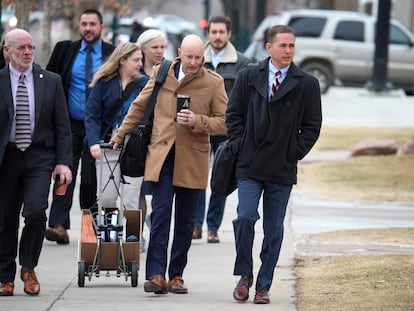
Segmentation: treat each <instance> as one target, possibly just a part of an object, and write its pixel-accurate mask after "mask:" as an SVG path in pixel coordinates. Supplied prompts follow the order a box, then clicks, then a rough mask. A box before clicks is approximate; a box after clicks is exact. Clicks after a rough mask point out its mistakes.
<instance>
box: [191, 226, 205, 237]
mask: <svg viewBox="0 0 414 311" xmlns="http://www.w3.org/2000/svg"><path fill="white" fill-rule="evenodd" d="M202 232H203V230H202V229H201V227H197V226H195V227H194V230H193V240H200V239H201V235H202Z"/></svg>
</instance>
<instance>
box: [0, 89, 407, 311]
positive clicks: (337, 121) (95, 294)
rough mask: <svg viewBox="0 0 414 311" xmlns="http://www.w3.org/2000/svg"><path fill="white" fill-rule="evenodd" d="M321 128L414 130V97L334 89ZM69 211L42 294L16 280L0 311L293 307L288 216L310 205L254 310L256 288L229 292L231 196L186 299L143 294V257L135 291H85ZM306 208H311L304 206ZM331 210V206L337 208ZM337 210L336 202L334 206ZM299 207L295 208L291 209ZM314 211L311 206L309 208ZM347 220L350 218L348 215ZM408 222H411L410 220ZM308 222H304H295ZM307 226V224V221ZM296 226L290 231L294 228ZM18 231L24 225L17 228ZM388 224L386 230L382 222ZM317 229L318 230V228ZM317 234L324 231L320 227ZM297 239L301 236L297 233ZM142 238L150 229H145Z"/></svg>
mask: <svg viewBox="0 0 414 311" xmlns="http://www.w3.org/2000/svg"><path fill="white" fill-rule="evenodd" d="M322 103H323V113H324V125H328V126H371V127H380V126H384V127H414V124H413V123H414V121H413V120H414V97H405V96H402V95H401V94H399V93H393V94H389V95H386V96H379V95H372V94H371V95H370V94H367V92H366V91H364V90H363V89H353V88H332V89H331V90H330V91H329V93H328V94H326V95H324V96H323V98H322ZM344 156H346V154H344V153H333V154H327V153H325V154H323V155H321V154H315V153H312V152H311V153H310V154H309V156H308V157H307V159H306V160H309V161H311V160H318V161H320V160H323V161H326V160H330V159H332V157H344ZM74 202H75V205H74V206H73V208H72V214H71V219H72V229H71V230H70V231H69V234H70V238H71V243H70V244H69V245H66V246H62V245H57V244H56V243H52V242H49V241H45V242H44V247H43V251H42V255H41V258H40V262H39V266H38V267H37V268H36V272H37V275H38V278H39V281H40V283H41V291H40V295H39V296H37V297H29V296H28V295H26V294H25V293H24V292H23V284H22V282H21V281H20V279H19V276H18V275H17V277H16V280H15V286H16V287H15V295H14V296H13V297H1V298H0V310H2V311H3V310H5V311H27V310H30V311H46V310H47V311H72V310H73V311H75V310H76V311H77V310H89V311H98V310H99V311H106V310H108V311H109V310H111V311H113V310H122V311H128V310H158V309H159V310H169V311H174V310H177V311H178V310H180V311H182V310H197V311H207V310H214V311H221V310H223V311H224V310H226V311H231V310H251V309H252V308H260V310H272V311H279V310H280V311H290V310H296V307H295V304H294V302H295V290H294V285H295V279H294V275H293V272H292V264H293V258H294V254H295V249H294V245H295V241H294V239H299V238H300V234H296V233H297V232H295V230H296V231H300V230H301V229H303V226H301V225H299V226H298V223H297V222H296V218H295V219H293V217H297V216H296V215H297V214H298V213H296V214H295V213H292V211H298V210H299V211H300V210H308V212H309V213H311V214H312V215H313V217H316V216H315V214H313V213H312V211H309V208H307V207H308V205H307V206H304V208H302V209H301V208H300V206H298V204H299V205H300V204H302V203H301V200H294V198H292V200H291V205H290V206H289V209H288V214H287V217H286V221H285V226H286V230H285V239H284V242H283V247H282V252H281V257H280V259H279V263H278V267H277V268H276V271H275V279H274V282H273V285H272V288H271V291H270V299H271V303H270V304H269V305H261V306H258V307H256V306H255V305H253V296H254V286H253V289H252V290H251V292H250V293H251V297H250V299H249V301H248V302H246V303H236V302H235V301H234V300H233V297H232V291H233V288H234V286H235V285H236V283H237V280H238V278H236V277H234V276H233V275H232V272H233V263H234V256H235V249H234V238H233V228H232V220H233V219H234V218H235V215H236V206H237V197H236V193H233V194H232V195H230V196H229V198H228V201H227V206H226V210H225V216H224V219H223V225H222V227H221V228H220V232H219V235H220V239H221V243H219V244H207V243H206V236H205V231H206V228H204V236H203V239H202V240H197V241H193V245H192V247H191V249H190V253H189V260H188V266H187V268H186V270H185V274H184V276H183V278H184V280H185V283H186V285H187V286H188V288H189V294H188V295H174V294H167V295H154V294H151V293H150V294H149V293H145V292H144V290H143V283H144V281H145V253H144V254H142V257H141V260H140V269H139V277H138V287H135V288H133V287H131V282H130V279H128V280H127V281H126V280H125V278H124V277H120V278H117V277H116V276H110V277H105V276H104V274H102V275H101V277H99V278H96V277H93V278H92V280H91V281H89V280H88V279H86V281H85V287H83V288H79V287H78V285H77V273H78V270H77V252H78V245H77V241H78V239H79V236H80V222H81V214H80V210H79V206H78V203H77V202H78V194H77V193H75V199H74ZM308 203H309V202H308ZM329 204H331V205H332V206H335V204H336V202H335V201H331V202H330V203H329ZM338 204H340V203H339V202H338ZM295 205H297V206H295ZM310 206H312V204H310ZM329 212H330V210H329V209H326V210H324V212H323V216H321V217H319V218H318V221H319V222H324V221H325V222H329V224H331V222H334V221H335V219H336V221H339V222H340V221H341V220H340V219H339V218H338V217H336V218H335V217H334V218H329ZM348 216H351V215H348ZM411 219H412V218H411ZM301 221H302V222H303V223H306V218H301ZM307 222H308V223H309V222H313V220H312V219H308V220H307ZM292 223H293V224H296V225H295V226H292ZM22 225H23V224H22ZM384 226H386V224H384ZM261 228H262V227H261V221H259V222H258V223H257V225H256V230H257V231H256V232H257V234H256V240H255V249H254V260H255V262H254V264H255V271H254V272H255V273H257V268H258V265H259V264H260V262H259V252H260V249H259V248H260V246H261V239H262V236H263V234H262V229H261ZM320 228H323V227H322V226H321V227H320ZM320 230H322V229H320ZM300 233H303V232H300ZM144 237H145V238H147V240H148V230H147V229H146V230H145V231H144Z"/></svg>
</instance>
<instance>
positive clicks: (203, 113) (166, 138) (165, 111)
mask: <svg viewBox="0 0 414 311" xmlns="http://www.w3.org/2000/svg"><path fill="white" fill-rule="evenodd" d="M178 62H179V58H176V59H175V60H174V61H173V64H172V66H171V67H170V69H169V71H168V75H167V77H166V80H165V82H164V85H163V86H162V87H161V88H160V92H159V94H158V97H157V102H156V104H155V108H154V124H153V129H152V137H151V142H150V145H149V147H148V154H147V160H146V164H145V175H144V179H145V180H147V181H154V182H157V181H158V180H159V176H160V171H161V168H162V165H163V163H164V161H165V158H166V157H167V154H168V152H169V151H170V149H171V147H172V146H173V144H174V143H175V160H174V174H173V185H174V186H179V187H185V188H191V189H203V188H206V187H207V183H208V174H209V163H210V134H213V135H217V134H226V132H227V128H226V125H225V111H226V107H227V95H226V91H225V89H224V82H223V79H222V78H221V76H219V75H218V74H216V73H214V72H212V71H210V70H207V69H205V68H203V67H202V68H201V69H200V70H199V72H198V73H197V74H195V75H191V76H186V77H184V79H183V80H182V81H181V83H180V82H178V81H177V79H176V78H175V75H174V69H173V68H174V66H175V65H176V64H177V63H178ZM158 69H159V66H156V67H155V68H154V73H153V76H152V77H151V79H150V80H149V81H148V83H147V85H146V86H145V88H144V89H143V90H142V91H141V93H140V94H139V95H138V97H137V98H136V99H135V100H134V102H133V103H132V104H131V107H130V109H129V111H128V114H127V116H126V117H125V119H124V121H123V123H122V125H121V126H120V128H119V129H118V132H117V134H116V135H115V136H114V137H113V138H112V139H111V142H112V143H118V144H121V143H122V141H123V137H124V135H125V133H126V132H127V131H128V130H130V129H133V128H135V127H137V126H138V125H139V123H140V121H141V120H142V119H143V118H144V114H145V111H146V109H147V106H148V104H149V100H150V97H151V93H152V90H153V88H154V84H155V79H154V77H155V76H156V75H157V72H158ZM177 94H185V95H190V98H191V101H190V110H191V111H193V112H194V113H195V114H196V121H195V124H194V126H193V127H192V128H191V127H188V126H186V125H180V124H178V123H177V122H175V117H176V101H177V97H176V96H177Z"/></svg>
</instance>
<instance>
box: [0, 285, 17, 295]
mask: <svg viewBox="0 0 414 311" xmlns="http://www.w3.org/2000/svg"><path fill="white" fill-rule="evenodd" d="M13 290H14V283H13V282H4V283H3V282H0V296H13Z"/></svg>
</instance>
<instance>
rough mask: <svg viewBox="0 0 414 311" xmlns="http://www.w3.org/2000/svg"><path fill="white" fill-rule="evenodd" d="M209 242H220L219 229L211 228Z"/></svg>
mask: <svg viewBox="0 0 414 311" xmlns="http://www.w3.org/2000/svg"><path fill="white" fill-rule="evenodd" d="M207 243H220V239H219V237H218V234H217V231H213V230H209V231H208V237H207Z"/></svg>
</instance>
